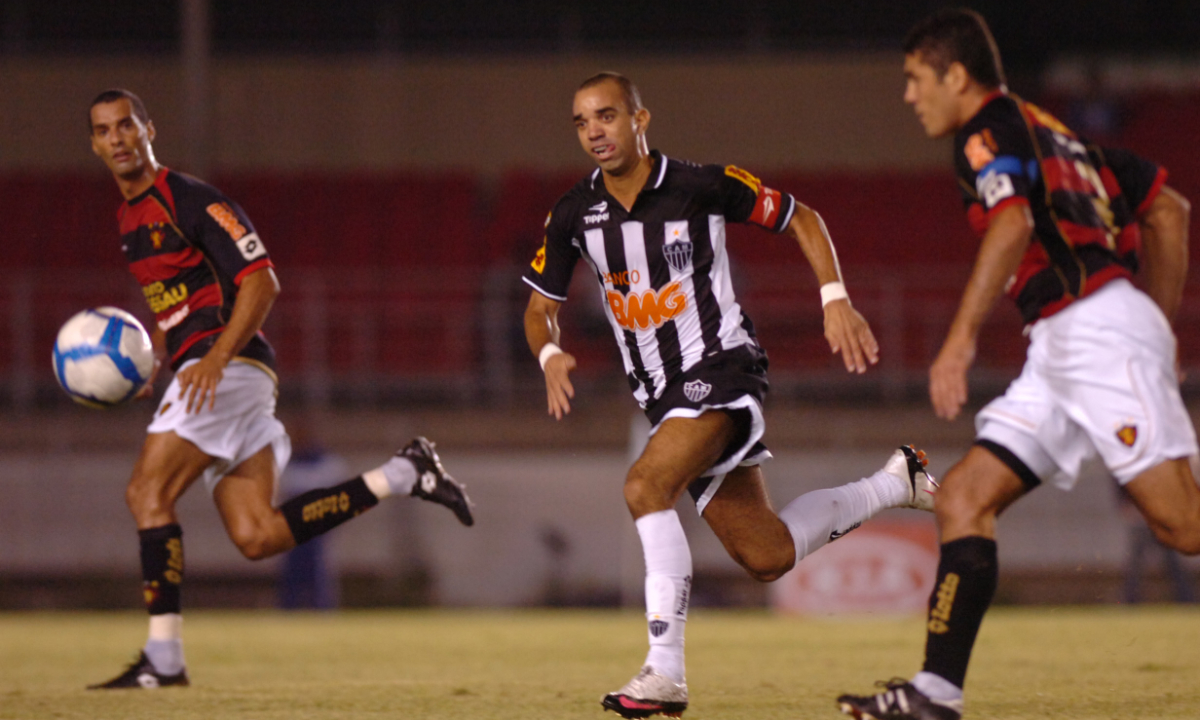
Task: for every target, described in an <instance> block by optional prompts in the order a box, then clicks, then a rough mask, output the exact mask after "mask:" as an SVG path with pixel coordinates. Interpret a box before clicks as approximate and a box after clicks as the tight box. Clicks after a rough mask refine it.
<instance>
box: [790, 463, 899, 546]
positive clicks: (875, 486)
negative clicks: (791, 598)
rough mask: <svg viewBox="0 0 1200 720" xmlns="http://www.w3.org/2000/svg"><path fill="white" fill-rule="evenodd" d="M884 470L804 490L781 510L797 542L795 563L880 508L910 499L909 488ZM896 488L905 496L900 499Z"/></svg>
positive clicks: (866, 518) (869, 516) (868, 517)
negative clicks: (859, 477)
mask: <svg viewBox="0 0 1200 720" xmlns="http://www.w3.org/2000/svg"><path fill="white" fill-rule="evenodd" d="M897 484H898V482H897V478H896V477H895V476H894V475H889V474H888V473H885V472H883V471H882V470H881V471H879V472H877V473H875V474H874V475H872V476H871V477H869V478H865V479H863V480H859V481H857V482H852V483H847V484H845V485H842V486H841V487H834V488H825V489H824V490H814V491H812V492H808V493H804V494H803V495H801V496H800V497H798V498H796V499H795V500H793V501H791V502H790V503H788V505H787V507H785V508H784V509H783V510H781V511H780V513H779V519H780V520H782V521H783V522H784V524H785V525H787V527H788V530H790V531H791V533H792V540H793V542H795V543H796V562H800V560H801V559H802V558H804V557H805V556H807V555H810V554H811V553H814V552H816V551H817V550H818V549H820V548H821V547H823V546H824V545H825V543H827V542H829V540H830V539H831V538H830V536H831V535H834V534H835V533H836V537H841V536H842V535H845V534H846V533H848V532H850V531H851V530H853V529H854V528H856V527H858V526H859V525H861V524H862V523H863V521H865V520H869V519H870V518H872V517H874V516H875V515H876V514H877V513H879V511H881V510H883V509H885V508H889V507H893V506H895V505H899V504H903V503H906V502H908V490H907V489H906V488H904V487H899V488H897ZM897 490H899V491H900V492H902V493H903V497H902V498H901V499H900V500H898V501H897V499H896V498H897V497H898V495H897V492H896V491H897Z"/></svg>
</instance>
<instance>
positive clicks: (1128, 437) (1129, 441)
mask: <svg viewBox="0 0 1200 720" xmlns="http://www.w3.org/2000/svg"><path fill="white" fill-rule="evenodd" d="M1117 439H1118V440H1120V441H1121V442H1123V443H1125V445H1126V446H1127V447H1133V444H1134V443H1135V442H1137V426H1136V425H1122V426H1121V429H1120V430H1117Z"/></svg>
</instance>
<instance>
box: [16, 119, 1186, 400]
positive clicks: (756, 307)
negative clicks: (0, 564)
mask: <svg viewBox="0 0 1200 720" xmlns="http://www.w3.org/2000/svg"><path fill="white" fill-rule="evenodd" d="M1047 105H1048V107H1051V108H1052V109H1055V107H1056V105H1055V101H1054V100H1053V99H1052V100H1051V101H1050V102H1048V103H1047ZM1057 105H1058V106H1063V105H1064V101H1061V100H1060V101H1058V103H1057ZM1126 107H1127V109H1129V111H1127V112H1125V113H1124V114H1123V115H1122V117H1123V126H1122V132H1121V136H1120V137H1119V138H1117V139H1116V142H1118V144H1122V145H1126V146H1128V147H1130V148H1132V149H1134V150H1136V151H1138V152H1140V153H1142V154H1144V155H1146V156H1147V157H1151V158H1155V159H1163V158H1168V159H1169V161H1168V163H1169V168H1170V171H1171V179H1170V183H1171V184H1172V185H1173V186H1174V187H1176V188H1177V189H1179V190H1180V191H1181V192H1183V193H1184V194H1185V195H1187V196H1189V197H1191V198H1192V199H1193V201H1197V200H1198V199H1200V155H1197V154H1196V153H1188V152H1180V151H1179V149H1180V148H1188V147H1190V146H1191V145H1192V144H1193V139H1192V137H1191V134H1192V133H1191V127H1192V122H1191V120H1192V118H1194V117H1196V115H1197V114H1198V113H1200V96H1166V95H1163V96H1148V97H1145V98H1140V99H1138V100H1137V101H1136V102H1128V103H1126ZM583 172H584V171H581V170H574V171H562V172H549V173H547V172H541V171H534V170H528V169H526V170H519V169H517V170H513V171H510V172H507V173H505V174H503V175H502V176H500V177H499V178H498V179H495V180H493V179H483V178H476V177H473V176H471V175H468V174H465V173H461V172H404V173H382V174H369V173H333V174H329V173H322V174H317V173H283V172H255V173H231V172H227V173H225V174H223V175H219V176H217V177H216V178H215V184H217V185H218V186H219V187H221V188H222V189H223V190H224V191H225V192H226V193H227V194H228V195H229V196H230V197H232V198H234V199H235V200H236V201H237V202H238V203H239V204H240V205H242V207H243V208H245V210H246V211H247V213H248V214H249V216H250V217H251V219H252V220H253V222H254V223H255V225H256V226H257V229H258V231H259V233H260V235H261V236H262V237H263V238H264V240H265V241H266V243H267V245H268V247H269V248H270V250H271V253H272V256H273V257H274V258H275V261H276V264H277V266H278V267H279V274H280V276H281V280H282V282H283V286H284V293H285V294H284V300H285V301H284V302H281V303H279V305H278V306H277V308H276V310H275V312H274V313H273V315H272V317H271V319H270V321H269V322H268V325H267V328H266V331H267V333H268V335H269V336H270V337H271V339H272V341H273V342H274V343H275V344H276V346H277V348H278V350H279V353H280V357H281V367H282V369H283V370H284V371H285V373H287V374H289V375H293V376H305V377H320V378H334V379H337V378H343V379H345V378H352V379H354V381H355V382H358V383H359V384H362V385H387V384H388V383H389V382H395V381H396V380H397V378H402V379H407V380H408V381H411V382H416V383H424V382H429V381H443V382H446V383H449V384H451V385H458V386H462V385H464V383H466V384H470V383H471V382H474V381H475V380H473V378H474V379H476V380H477V379H478V378H479V377H482V374H483V367H484V366H485V365H487V363H488V362H489V360H491V358H488V357H486V356H485V355H486V353H487V352H489V351H490V350H485V347H487V348H491V350H494V349H495V347H496V346H495V343H496V342H497V338H499V342H500V343H501V344H505V343H507V345H508V349H509V351H510V352H512V353H517V354H518V355H516V356H519V354H520V353H523V352H525V351H524V348H523V345H522V342H521V333H520V313H521V309H522V308H523V306H524V303H525V301H526V298H527V297H528V294H527V289H526V288H524V287H523V286H522V285H521V284H520V282H519V280H518V276H519V274H520V273H521V272H522V271H523V270H524V268H525V267H526V265H527V263H528V262H529V259H530V258H531V257H532V256H533V254H534V253H535V252H536V250H537V248H538V246H539V245H540V242H541V237H542V234H543V229H542V226H543V222H544V220H545V218H546V214H547V212H548V211H549V210H550V209H551V208H552V207H553V205H554V203H555V201H556V200H557V199H558V198H559V197H560V196H561V195H562V194H563V193H564V192H565V191H566V190H567V189H569V188H570V187H571V185H573V184H574V183H575V182H577V181H578V179H579V178H580V177H582V176H583ZM763 179H764V181H765V182H766V183H767V184H768V185H770V186H772V187H776V188H779V189H782V190H787V191H789V192H791V193H792V194H794V195H795V196H796V197H797V199H799V200H800V201H801V202H803V203H805V204H807V205H809V206H811V207H813V208H815V209H817V210H818V211H819V212H820V213H821V215H822V216H823V217H824V219H825V221H826V223H827V225H828V227H829V230H830V233H831V234H832V236H833V238H834V240H835V243H836V246H837V249H838V254H839V257H840V260H841V264H842V267H843V270H844V272H845V275H846V279H847V284H848V286H849V288H850V290H851V293H852V296H853V298H854V302H855V305H856V306H857V307H858V308H859V309H860V310H861V311H862V312H863V313H864V314H865V315H866V316H867V317H868V319H869V320H871V322H872V324H873V325H874V327H875V328H876V332H877V335H879V337H880V340H881V343H883V345H884V347H885V349H886V352H885V356H884V358H885V368H887V370H886V371H888V372H893V373H898V374H899V375H904V374H905V373H907V374H908V375H909V376H910V377H912V376H914V375H915V376H919V375H922V374H923V373H924V370H925V368H926V367H927V365H928V363H929V361H930V360H931V359H932V357H933V354H934V353H936V351H937V348H938V346H939V345H940V342H941V338H942V336H943V334H944V332H945V329H946V327H947V325H948V324H949V322H950V319H951V317H952V314H953V312H954V308H955V306H956V305H957V302H958V298H959V295H960V293H961V289H962V285H963V282H964V280H965V278H966V276H967V274H968V272H969V268H970V264H971V262H972V260H973V258H974V255H975V251H976V248H977V244H976V240H975V239H974V238H973V237H972V235H971V233H970V232H969V230H968V228H967V223H966V221H965V219H964V218H963V214H962V211H961V201H960V199H959V197H958V191H957V189H956V188H955V184H954V182H953V178H952V176H951V175H950V174H949V172H948V171H941V170H939V171H932V172H915V173H914V172H900V171H891V172H889V171H880V172H873V173H848V172H836V173H820V174H816V173H799V172H776V173H773V174H770V175H768V176H766V177H764V178H763ZM119 203H120V197H119V196H118V194H117V193H116V191H115V189H114V188H113V186H112V181H111V179H110V178H108V177H107V176H106V175H105V174H104V173H103V172H97V173H86V174H73V173H67V174H32V173H15V174H9V175H4V176H0V214H2V216H3V217H4V218H5V230H6V236H5V239H6V242H7V248H6V250H5V252H3V253H0V273H2V274H3V275H4V277H5V278H6V282H5V287H4V289H3V290H2V291H0V327H2V328H3V330H4V331H2V332H0V374H4V375H6V376H8V377H9V378H12V377H17V376H18V375H20V373H25V374H24V375H20V376H21V377H26V376H28V374H29V373H30V372H34V371H35V370H36V373H35V374H36V376H37V378H38V382H42V381H44V380H47V379H48V378H49V377H50V376H49V373H48V369H46V372H42V370H43V369H44V368H42V365H44V364H45V363H44V362H43V360H42V358H43V356H45V355H48V354H49V352H48V348H49V344H50V343H51V342H52V338H53V334H54V331H55V330H56V329H57V327H58V325H59V324H60V323H61V322H62V321H63V320H65V319H66V318H67V317H69V316H70V315H71V314H72V313H73V312H75V311H76V310H77V309H78V308H80V307H84V306H88V305H96V304H103V303H110V304H119V305H124V306H126V307H131V308H135V311H136V312H139V313H140V314H142V316H143V318H144V319H145V311H144V310H143V309H142V308H141V307H140V305H141V303H140V298H139V293H138V291H137V288H136V286H134V285H133V284H132V282H131V281H130V280H128V278H127V277H126V276H125V275H124V274H123V273H122V272H120V271H121V269H122V268H123V267H124V258H123V256H122V254H121V252H120V247H119V240H118V237H117V231H116V223H115V213H116V209H117V207H118V206H119ZM728 247H729V253H730V255H731V256H732V257H733V259H734V271H735V278H734V281H735V285H736V287H737V288H738V292H739V298H740V299H741V301H742V304H743V306H744V307H745V308H746V309H747V311H748V312H749V313H750V314H751V316H752V317H753V318H754V320H755V323H756V325H757V328H758V331H759V335H760V337H761V338H762V340H763V343H764V344H765V345H766V346H767V348H768V349H769V351H770V354H771V358H772V368H773V371H774V372H775V373H776V374H777V375H780V374H782V375H783V376H787V375H788V374H792V375H797V374H804V373H812V372H817V373H823V372H832V371H835V370H837V367H838V364H837V360H836V359H835V358H831V357H829V354H828V352H827V348H825V346H824V340H823V339H822V335H821V312H820V306H819V303H818V302H817V299H816V285H815V281H814V279H813V277H812V273H811V271H810V270H809V269H808V267H807V264H806V262H805V260H804V258H803V255H802V253H801V252H800V251H799V250H798V249H797V248H796V247H795V246H794V244H793V243H792V242H791V241H789V240H788V239H786V238H782V237H775V236H771V235H769V234H766V233H764V232H761V231H758V230H755V229H753V228H747V227H744V226H734V227H731V228H730V230H729V239H728ZM98 268H102V269H104V270H105V272H104V273H97V272H95V271H96V269H98ZM110 271H111V272H110ZM590 285H591V283H590V279H589V278H587V277H586V276H585V275H584V273H583V272H580V273H577V277H576V287H575V288H574V289H573V290H572V302H570V303H568V304H567V305H566V306H565V307H564V309H563V313H562V315H561V320H562V322H563V324H564V326H565V327H567V328H569V329H570V331H571V338H572V345H573V351H574V352H576V354H577V355H578V356H579V357H580V359H581V369H580V372H582V373H585V374H596V375H603V374H605V373H612V372H618V371H619V368H620V361H619V356H618V354H617V353H616V352H615V351H614V349H613V343H612V333H611V330H610V329H609V328H608V326H607V323H605V321H604V319H603V314H602V313H603V309H602V307H601V305H600V304H599V301H598V300H597V299H596V297H597V296H596V295H595V294H594V289H593V288H591V287H590ZM1193 305H1194V306H1195V307H1193ZM489 313H490V314H489ZM496 317H501V318H504V320H503V322H505V323H507V325H506V326H505V327H502V328H499V329H495V328H493V329H492V330H493V332H492V335H491V338H490V340H486V341H485V338H484V336H485V335H486V334H487V328H486V327H485V325H486V322H485V320H484V318H493V319H494V318H496ZM1196 319H1200V304H1197V303H1191V302H1188V303H1186V304H1185V306H1184V308H1183V310H1182V312H1181V318H1180V323H1179V324H1178V334H1179V339H1180V347H1181V354H1182V356H1183V357H1184V359H1185V363H1186V362H1187V360H1188V359H1189V358H1192V357H1195V356H1196V355H1197V354H1198V353H1200V327H1197V323H1196V322H1194V321H1195V320H1196ZM487 322H491V320H489V321H487ZM991 323H992V326H993V329H995V330H996V332H991V331H990V330H989V332H987V333H985V334H984V336H983V338H982V339H981V349H980V363H981V365H982V366H984V367H992V368H996V369H1000V370H1005V369H1007V370H1008V371H1011V370H1012V369H1015V368H1016V367H1018V366H1019V365H1020V363H1021V361H1022V359H1023V353H1024V345H1023V343H1019V342H1013V341H1012V337H1013V334H1014V333H1015V332H1017V331H1018V330H1019V327H1020V321H1019V318H1017V316H1016V313H1015V311H1013V310H1012V308H1011V307H1009V306H1008V304H1005V307H1003V308H1000V309H998V310H997V311H996V312H995V313H994V314H993V318H992V320H991ZM417 340H419V342H418V341H417ZM489 342H490V343H491V345H488V343H489ZM30 348H32V350H30ZM521 367H523V365H522V366H521ZM15 368H24V369H23V370H20V373H19V372H17V370H15ZM43 375H45V377H43ZM7 384H8V385H10V386H12V387H16V385H17V384H18V383H17V381H14V380H9V381H8V383H7Z"/></svg>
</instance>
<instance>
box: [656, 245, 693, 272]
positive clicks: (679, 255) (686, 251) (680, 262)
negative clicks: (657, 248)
mask: <svg viewBox="0 0 1200 720" xmlns="http://www.w3.org/2000/svg"><path fill="white" fill-rule="evenodd" d="M692 248H693V245H692V241H691V240H680V241H678V242H672V243H667V244H666V245H663V257H665V258H666V259H667V263H668V264H669V265H670V266H671V267H673V268H675V269H676V270H677V271H679V272H684V271H686V270H687V268H688V266H689V265H691V264H692Z"/></svg>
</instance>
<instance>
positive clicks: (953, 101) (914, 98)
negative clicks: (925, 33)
mask: <svg viewBox="0 0 1200 720" xmlns="http://www.w3.org/2000/svg"><path fill="white" fill-rule="evenodd" d="M904 78H905V84H904V102H906V103H908V104H909V105H912V106H913V111H914V112H916V113H917V120H920V121H921V125H923V126H924V127H925V134H926V135H928V136H929V137H931V138H939V137H942V136H944V135H949V134H950V133H952V132H954V131H955V130H957V129H958V97H957V94H956V93H955V92H954V88H953V87H952V86H951V85H950V84H948V83H946V82H945V80H946V77H945V76H943V77H939V76H938V73H937V70H935V69H934V68H933V66H931V65H928V64H926V63H924V62H922V61H921V58H920V56H919V55H905V56H904Z"/></svg>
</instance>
